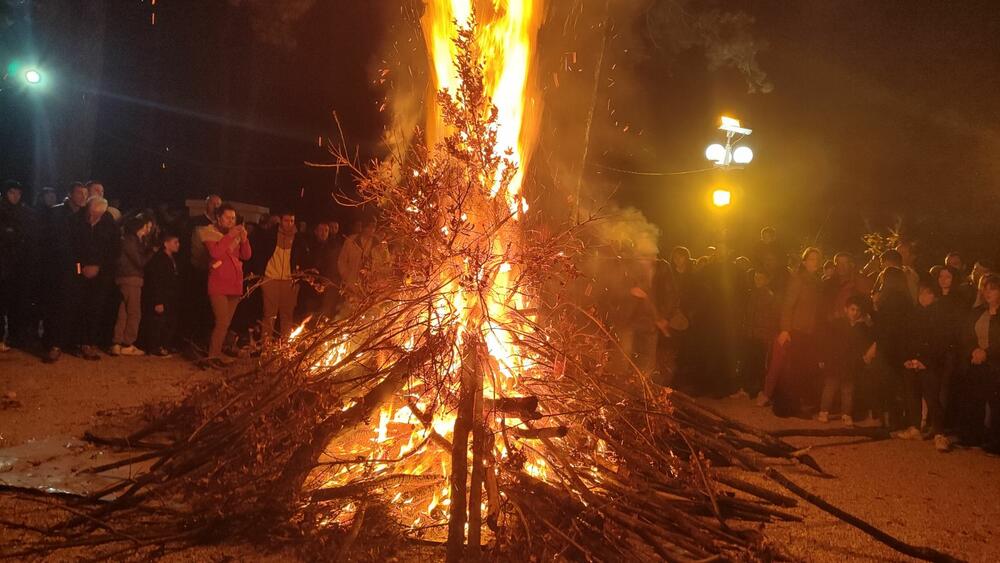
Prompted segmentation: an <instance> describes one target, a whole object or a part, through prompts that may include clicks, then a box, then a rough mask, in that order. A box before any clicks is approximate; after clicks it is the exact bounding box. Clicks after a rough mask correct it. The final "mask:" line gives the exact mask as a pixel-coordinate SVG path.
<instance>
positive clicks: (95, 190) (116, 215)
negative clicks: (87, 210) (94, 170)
mask: <svg viewBox="0 0 1000 563" xmlns="http://www.w3.org/2000/svg"><path fill="white" fill-rule="evenodd" d="M87 195H88V196H90V197H100V198H105V199H106V196H105V195H104V184H102V183H100V182H98V181H96V180H91V181H89V182H87ZM108 214H110V215H111V218H112V219H113V220H114V222H115V223H118V222H119V221H121V220H122V212H121V211H119V210H118V209H117V208H116V207H113V206H112V205H111V204H110V203H109V204H108Z"/></svg>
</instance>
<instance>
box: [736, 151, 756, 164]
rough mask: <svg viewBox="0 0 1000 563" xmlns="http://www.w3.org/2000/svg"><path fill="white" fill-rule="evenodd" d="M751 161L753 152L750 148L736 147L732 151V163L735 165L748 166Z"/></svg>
mask: <svg viewBox="0 0 1000 563" xmlns="http://www.w3.org/2000/svg"><path fill="white" fill-rule="evenodd" d="M751 160H753V151H752V150H751V149H750V147H736V150H734V151H733V162H735V163H736V164H748V163H749V162H750V161H751Z"/></svg>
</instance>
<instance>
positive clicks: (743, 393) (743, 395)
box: [729, 389, 750, 399]
mask: <svg viewBox="0 0 1000 563" xmlns="http://www.w3.org/2000/svg"><path fill="white" fill-rule="evenodd" d="M729 398H730V399H749V398H750V394H749V393H747V392H746V391H744V390H743V389H740V390H739V391H737V392H735V393H733V394H732V395H730V396H729Z"/></svg>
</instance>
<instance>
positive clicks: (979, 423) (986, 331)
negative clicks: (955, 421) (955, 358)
mask: <svg viewBox="0 0 1000 563" xmlns="http://www.w3.org/2000/svg"><path fill="white" fill-rule="evenodd" d="M979 293H980V295H981V296H982V301H983V303H982V304H981V305H979V306H977V307H976V308H975V309H974V310H973V312H972V313H971V314H970V315H969V316H968V317H967V319H966V320H965V321H964V322H963V323H962V330H961V335H960V338H961V343H960V345H961V352H960V353H961V357H962V359H963V368H964V369H963V370H962V374H961V375H960V377H959V381H958V382H957V383H958V391H957V393H956V397H955V400H956V401H958V402H959V406H958V409H959V412H960V413H961V415H962V416H961V417H960V420H959V438H960V440H961V443H962V444H963V445H966V446H985V447H986V448H988V449H990V450H992V451H994V452H997V451H1000V448H998V445H1000V444H998V442H997V438H998V437H1000V424H997V423H996V422H995V421H996V420H998V418H1000V417H998V416H997V415H996V414H993V413H1000V395H998V391H1000V316H998V315H997V312H998V311H1000V276H997V275H996V274H984V275H983V276H982V277H981V278H980V280H979ZM987 405H988V406H989V408H990V413H991V415H992V417H993V420H994V423H993V425H992V429H991V433H990V436H989V437H988V436H987V433H986V426H985V417H986V406H987Z"/></svg>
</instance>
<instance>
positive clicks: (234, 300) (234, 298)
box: [208, 295, 240, 358]
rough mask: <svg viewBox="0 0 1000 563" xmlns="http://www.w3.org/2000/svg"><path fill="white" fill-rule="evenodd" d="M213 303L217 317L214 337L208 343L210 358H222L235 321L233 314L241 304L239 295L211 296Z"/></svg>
mask: <svg viewBox="0 0 1000 563" xmlns="http://www.w3.org/2000/svg"><path fill="white" fill-rule="evenodd" d="M208 299H209V301H210V302H211V303H212V314H213V315H215V325H214V326H213V327H212V336H211V338H210V339H209V343H208V357H209V358H221V357H222V343H223V342H224V341H225V339H226V333H227V332H228V331H229V324H230V323H231V322H232V321H233V313H235V312H236V306H237V305H238V304H239V302H240V296H239V295H209V296H208Z"/></svg>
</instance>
